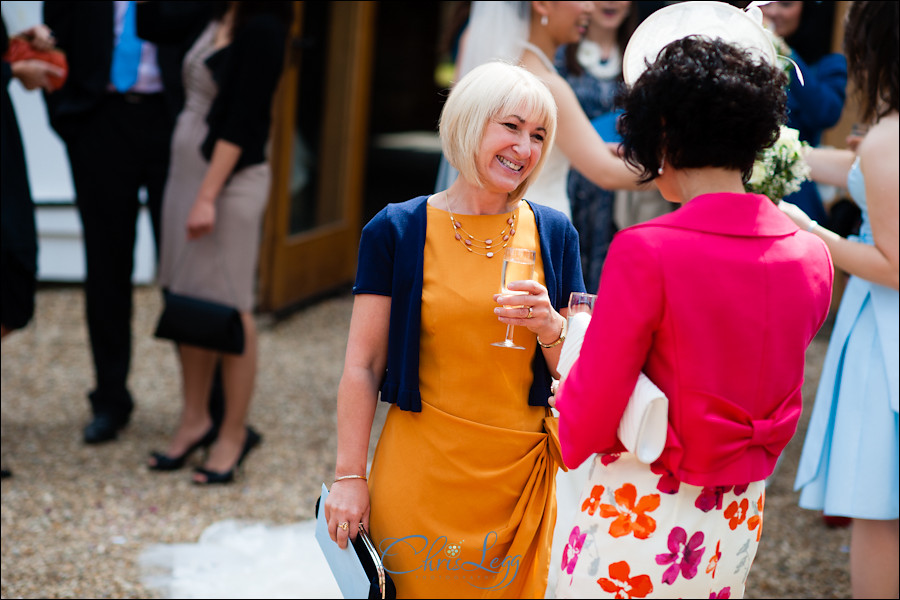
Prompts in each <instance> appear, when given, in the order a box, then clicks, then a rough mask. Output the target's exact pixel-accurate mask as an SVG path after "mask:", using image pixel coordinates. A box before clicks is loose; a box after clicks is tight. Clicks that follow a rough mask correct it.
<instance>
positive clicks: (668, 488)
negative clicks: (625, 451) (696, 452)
mask: <svg viewBox="0 0 900 600" xmlns="http://www.w3.org/2000/svg"><path fill="white" fill-rule="evenodd" d="M650 470H651V471H652V472H653V473H655V474H657V475H661V477H660V478H659V483H657V484H656V489H658V490H659V491H661V492H662V493H663V494H677V493H678V488H679V487H681V482H680V481H678V478H676V477H675V474H674V473H672V471H670V470H668V469H667V468H665V467H663V466H662V465H660V466H658V467H657V466H656V465H655V464H653V465H650Z"/></svg>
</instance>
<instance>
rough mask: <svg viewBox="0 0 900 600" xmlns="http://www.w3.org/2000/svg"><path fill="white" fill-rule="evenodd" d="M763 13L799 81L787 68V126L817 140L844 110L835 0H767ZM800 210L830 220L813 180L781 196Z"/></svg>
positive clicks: (825, 221)
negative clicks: (832, 29)
mask: <svg viewBox="0 0 900 600" xmlns="http://www.w3.org/2000/svg"><path fill="white" fill-rule="evenodd" d="M761 8H762V12H763V17H764V19H765V21H766V22H768V24H769V27H770V28H771V29H772V30H773V31H774V33H775V35H777V36H778V37H780V38H781V39H782V40H784V43H785V44H786V45H787V48H786V49H785V48H780V49H779V51H780V52H781V53H782V54H784V55H786V56H788V57H789V58H791V60H793V61H794V62H795V63H797V68H798V69H799V70H800V72H801V73H802V75H803V83H802V84H801V83H800V79H799V78H798V76H797V73H796V71H795V70H794V69H790V78H791V81H790V83H789V84H788V121H787V126H788V127H790V128H791V129H796V130H797V131H799V132H800V140H801V141H804V142H808V143H809V145H811V146H818V145H819V144H820V143H821V141H822V134H823V133H824V132H825V130H827V129H829V128H831V127H834V126H835V125H836V124H837V122H838V120H840V118H841V112H842V111H843V110H844V99H845V97H846V93H847V59H846V58H845V57H844V55H843V54H841V53H838V52H831V36H830V35H828V33H827V32H828V31H829V28H828V25H829V24H830V23H831V22H832V20H833V18H834V8H835V3H834V2H801V1H790V2H787V1H785V2H769V3H766V4H764V5H763V6H762V7H761ZM785 199H786V200H787V201H788V202H790V203H792V204H796V205H797V206H799V207H800V208H801V209H802V210H803V212H805V213H806V214H807V215H809V216H810V218H812V219H815V220H816V221H817V222H819V223H822V224H823V225H825V226H826V227H827V226H828V225H829V216H828V210H827V208H826V207H825V205H824V204H823V202H822V197H821V195H820V194H819V189H818V186H817V185H816V183H815V182H814V181H805V182H803V185H802V186H801V188H800V190H798V191H797V192H794V193H793V194H791V195H789V196H788V197H787V198H785Z"/></svg>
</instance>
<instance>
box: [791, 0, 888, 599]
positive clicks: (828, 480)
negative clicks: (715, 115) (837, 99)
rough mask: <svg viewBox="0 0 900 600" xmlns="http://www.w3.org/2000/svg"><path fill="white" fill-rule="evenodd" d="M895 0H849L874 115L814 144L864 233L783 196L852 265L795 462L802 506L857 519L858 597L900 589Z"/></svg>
mask: <svg viewBox="0 0 900 600" xmlns="http://www.w3.org/2000/svg"><path fill="white" fill-rule="evenodd" d="M898 12H900V11H898V4H897V3H896V2H854V3H853V5H852V6H851V7H850V10H849V12H848V18H847V25H846V29H845V37H844V51H845V53H846V55H847V60H848V62H849V65H850V77H851V80H852V82H853V85H854V89H855V90H856V92H857V93H858V95H859V98H860V107H861V112H862V114H861V120H862V121H863V122H866V123H870V122H871V123H874V124H873V126H872V127H871V129H870V130H869V132H868V133H867V134H866V137H865V139H863V141H862V142H861V143H860V144H859V148H858V151H857V153H854V152H853V151H852V150H837V149H813V150H812V151H810V152H809V153H808V155H807V162H808V163H809V165H810V168H811V177H812V178H813V179H814V180H816V181H821V182H823V183H827V184H830V185H835V186H841V187H844V186H846V187H847V189H848V190H849V191H850V194H851V195H852V197H853V200H854V201H855V202H856V204H857V205H858V206H859V207H860V209H861V210H862V225H861V226H860V230H859V235H858V236H856V237H853V238H850V239H845V238H843V237H841V236H839V235H837V234H836V233H834V232H832V231H830V230H828V229H827V228H825V227H823V226H822V225H820V224H818V223H816V221H814V220H812V219H810V217H809V216H808V215H807V214H806V213H805V212H803V211H802V210H800V209H799V207H797V206H796V205H793V204H790V203H788V202H782V203H781V207H782V209H783V210H784V211H785V212H786V213H787V214H788V215H789V216H790V217H791V218H792V219H793V220H794V222H795V223H796V224H797V225H798V227H800V228H802V229H806V230H808V231H812V232H813V233H814V234H816V235H817V236H819V237H820V238H821V239H822V240H824V241H825V243H826V244H827V245H828V249H829V250H830V252H831V256H832V259H833V260H834V264H835V266H836V267H839V268H840V269H843V270H844V271H846V272H847V273H849V274H850V279H849V281H848V282H847V287H846V289H845V290H844V295H843V297H842V299H841V305H840V308H839V310H838V313H837V317H836V318H835V323H834V329H833V330H832V334H831V340H830V342H829V346H828V352H827V354H826V356H825V362H824V364H823V367H822V375H821V377H820V379H819V388H818V392H817V394H816V401H815V405H814V407H813V413H812V416H811V418H810V422H809V426H808V428H807V432H806V439H805V440H804V444H803V453H802V455H801V458H800V464H799V466H798V469H797V479H796V482H795V488H796V489H798V490H800V506H801V507H803V508H808V509H811V510H822V511H824V512H825V514H827V515H838V516H843V517H850V518H852V520H853V522H852V533H851V543H850V580H851V587H852V590H853V597H854V598H896V597H897V595H898V574H897V562H898V560H900V551H898V545H900V544H898V540H900V535H898V523H900V521H898V517H900V514H898V511H900V495H898V487H900V486H898V472H900V465H898V455H900V446H898V433H897V432H898V418H897V412H898V370H897V365H898V363H900V357H898V348H900V326H898V315H900V295H898V287H900V256H898V255H900V250H898V247H900V232H898V222H900V183H898V178H897V164H898V163H900V156H898V148H900V127H898V123H900V117H898V114H900V113H898V109H900V83H898V82H900V67H898V56H900V34H898V23H900V14H898Z"/></svg>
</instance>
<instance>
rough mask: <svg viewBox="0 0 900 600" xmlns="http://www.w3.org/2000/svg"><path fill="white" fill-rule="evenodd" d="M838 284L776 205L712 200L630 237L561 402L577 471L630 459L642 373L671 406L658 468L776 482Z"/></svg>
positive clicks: (708, 478) (613, 260)
mask: <svg viewBox="0 0 900 600" xmlns="http://www.w3.org/2000/svg"><path fill="white" fill-rule="evenodd" d="M832 281H833V267H832V264H831V256H830V255H829V253H828V249H827V247H826V246H825V243H824V242H822V241H821V240H820V239H819V238H818V237H816V236H815V235H813V234H811V233H807V232H805V231H800V230H799V229H798V228H797V226H796V225H794V223H793V222H792V221H791V220H790V219H788V217H786V216H785V215H784V214H782V213H781V211H780V210H779V209H778V208H777V207H776V206H775V205H774V204H773V203H772V202H771V201H770V200H769V199H768V198H766V197H765V196H760V195H754V194H733V193H721V194H705V195H701V196H698V197H696V198H694V199H693V200H691V201H690V202H688V203H686V204H684V205H683V206H681V207H680V208H678V210H676V211H674V212H672V213H669V214H667V215H664V216H662V217H658V218H656V219H653V220H651V221H648V222H646V223H642V224H639V225H635V226H633V227H630V228H628V229H625V230H623V231H621V232H619V233H618V234H617V235H616V237H615V238H614V240H613V243H612V245H611V246H610V249H609V254H608V256H607V259H606V262H605V263H604V267H603V275H602V278H601V280H600V289H599V291H598V298H597V303H596V305H595V307H594V316H593V318H592V319H591V324H590V326H589V327H588V330H587V332H586V334H585V338H584V344H583V346H582V349H581V355H580V358H579V359H578V361H577V362H576V363H575V365H574V366H573V367H572V370H571V372H570V373H569V375H568V377H567V379H566V381H565V382H564V385H563V386H561V389H560V391H559V393H558V394H557V399H556V407H557V409H558V410H559V412H560V419H559V434H560V442H561V446H562V453H563V458H564V460H565V462H566V465H568V466H569V467H576V466H578V465H580V464H581V463H582V462H584V461H585V460H586V459H587V458H588V457H589V456H590V455H591V454H593V453H614V452H622V451H624V450H625V449H624V447H623V446H622V444H621V442H619V440H618V438H617V437H616V429H617V428H618V425H619V421H620V419H621V417H622V413H623V412H624V410H625V406H626V404H627V402H628V398H629V396H630V395H631V392H632V390H633V389H634V386H635V383H636V382H637V378H638V374H639V373H640V372H641V371H643V372H644V373H645V374H646V375H647V376H648V377H649V378H650V379H651V380H652V381H653V382H654V383H655V384H656V385H657V386H658V387H659V388H660V389H661V390H662V391H663V393H665V394H666V396H667V397H668V399H669V426H668V436H667V439H666V446H665V449H664V450H663V453H662V455H661V456H660V458H659V460H658V461H657V462H656V463H654V466H655V467H664V468H666V469H668V470H669V471H670V472H671V473H672V474H674V475H675V477H677V478H678V479H679V480H680V481H683V482H685V483H688V484H692V485H698V486H726V485H736V484H743V483H749V482H751V481H759V480H762V479H765V478H766V477H768V476H769V475H770V474H771V473H772V471H773V470H774V468H775V462H776V460H777V459H778V456H779V455H780V454H781V451H782V450H783V449H784V447H785V446H786V445H787V443H788V441H790V439H791V436H793V435H794V431H795V430H796V428H797V421H798V420H799V418H800V413H801V409H802V398H801V393H800V388H801V386H802V384H803V368H804V359H805V353H806V349H807V346H809V344H810V342H811V341H812V339H813V337H814V336H815V334H816V332H817V331H818V330H819V328H820V327H821V326H822V323H823V322H824V321H825V317H826V316H827V315H828V309H829V305H830V302H831V286H832Z"/></svg>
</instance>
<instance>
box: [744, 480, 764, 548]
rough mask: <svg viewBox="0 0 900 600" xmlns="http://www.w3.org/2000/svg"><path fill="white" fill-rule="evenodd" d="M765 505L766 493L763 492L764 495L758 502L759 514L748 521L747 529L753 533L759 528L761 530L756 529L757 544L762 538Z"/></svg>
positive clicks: (761, 495)
mask: <svg viewBox="0 0 900 600" xmlns="http://www.w3.org/2000/svg"><path fill="white" fill-rule="evenodd" d="M765 503H766V493H765V492H763V493H762V494H760V496H759V500H757V501H756V508H757V510H758V511H759V512H757V513H756V514H755V515H753V516H752V517H750V518H749V519H747V528H748V529H749V530H750V531H753V530H754V529H756V528H757V527H759V529H756V541H757V542H758V541H759V538H761V537H762V522H763V506H764V505H765Z"/></svg>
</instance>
